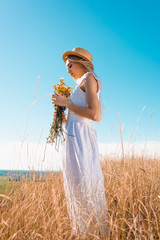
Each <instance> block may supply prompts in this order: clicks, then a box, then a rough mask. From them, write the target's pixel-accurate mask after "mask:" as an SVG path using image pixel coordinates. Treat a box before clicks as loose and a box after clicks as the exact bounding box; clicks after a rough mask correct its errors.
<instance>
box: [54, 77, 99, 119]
mask: <svg viewBox="0 0 160 240" xmlns="http://www.w3.org/2000/svg"><path fill="white" fill-rule="evenodd" d="M85 92H86V99H87V103H88V107H83V106H79V105H77V104H75V103H72V102H71V101H69V100H67V99H66V98H65V96H61V95H60V94H57V93H55V94H53V95H52V99H53V100H54V99H56V100H54V102H53V103H55V104H57V105H60V106H65V107H67V108H68V109H70V110H71V111H73V112H75V113H76V114H78V115H80V116H82V117H86V118H89V119H91V120H93V121H97V120H98V113H99V104H98V98H97V93H96V92H97V80H96V79H95V78H94V77H93V76H92V75H89V76H87V77H86V79H85Z"/></svg>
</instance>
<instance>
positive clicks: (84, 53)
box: [72, 47, 93, 62]
mask: <svg viewBox="0 0 160 240" xmlns="http://www.w3.org/2000/svg"><path fill="white" fill-rule="evenodd" d="M72 51H73V52H76V53H78V54H80V55H82V56H84V57H85V58H87V59H88V60H90V61H91V62H92V60H93V57H92V55H91V54H90V52H88V51H87V50H86V49H84V48H80V47H76V48H73V50H72Z"/></svg>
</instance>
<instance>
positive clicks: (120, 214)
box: [0, 157, 160, 240]
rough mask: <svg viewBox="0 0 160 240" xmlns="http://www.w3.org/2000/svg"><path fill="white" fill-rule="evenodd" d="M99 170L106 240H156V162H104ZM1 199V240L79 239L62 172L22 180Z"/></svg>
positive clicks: (159, 195)
mask: <svg viewBox="0 0 160 240" xmlns="http://www.w3.org/2000/svg"><path fill="white" fill-rule="evenodd" d="M102 170H103V175H104V183H105V193H106V199H107V205H108V218H107V224H108V226H109V229H110V233H109V235H108V238H107V239H113V240H114V239H115V240H118V239H129V240H131V239H136V240H138V239H151V240H152V239H160V159H152V160H150V159H144V158H143V157H141V158H134V157H133V158H131V159H127V158H125V159H123V161H120V160H109V159H105V160H104V161H103V163H102ZM1 198H2V200H1V203H0V213H1V214H0V239H1V240H6V239H7V240H9V239H10V240H11V239H27V240H29V239H45V240H50V239H53V240H59V239H67V240H69V239H70V240H72V239H79V238H78V237H75V236H72V234H71V228H70V222H69V218H68V213H67V207H66V200H65V194H64V188H63V176H62V174H61V173H60V174H53V173H50V174H48V175H47V176H46V177H45V178H43V177H41V178H40V179H39V181H36V176H35V177H34V178H33V180H29V179H26V180H25V181H22V183H21V185H20V187H19V188H18V189H16V190H15V192H14V193H12V194H8V196H7V195H4V196H1ZM87 239H100V238H99V236H98V235H97V236H96V235H95V234H94V236H93V237H90V238H87Z"/></svg>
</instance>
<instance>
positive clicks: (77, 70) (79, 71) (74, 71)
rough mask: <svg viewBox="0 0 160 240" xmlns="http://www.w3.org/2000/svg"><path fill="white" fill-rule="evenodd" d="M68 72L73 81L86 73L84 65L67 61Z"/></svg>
mask: <svg viewBox="0 0 160 240" xmlns="http://www.w3.org/2000/svg"><path fill="white" fill-rule="evenodd" d="M66 66H67V71H68V73H69V74H70V75H71V77H72V78H73V79H77V78H80V77H81V76H82V75H83V74H84V73H85V72H86V71H85V68H84V67H83V65H82V64H80V63H78V62H72V61H69V60H67V61H66Z"/></svg>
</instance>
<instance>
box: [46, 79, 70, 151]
mask: <svg viewBox="0 0 160 240" xmlns="http://www.w3.org/2000/svg"><path fill="white" fill-rule="evenodd" d="M53 88H54V89H55V91H56V92H57V93H59V94H61V95H64V96H65V97H66V98H67V99H69V96H70V94H71V91H72V89H73V87H69V86H68V85H67V84H66V83H65V82H64V78H61V79H60V84H57V85H53ZM54 110H55V115H54V118H53V122H52V124H51V128H50V133H49V136H48V138H47V143H52V144H53V143H55V147H57V145H59V142H60V140H61V141H62V138H63V140H65V138H64V134H63V127H62V120H63V113H64V111H65V110H66V107H64V106H59V105H57V104H54Z"/></svg>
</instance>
